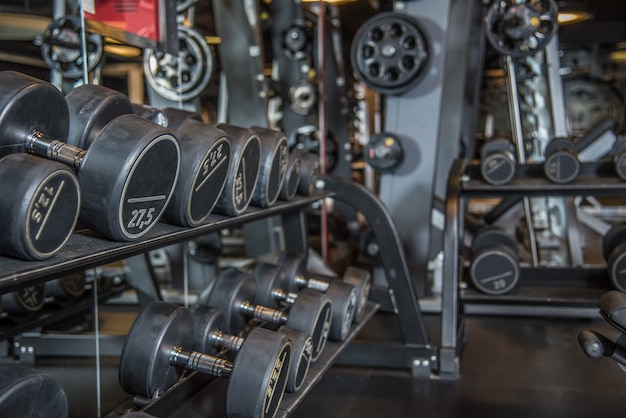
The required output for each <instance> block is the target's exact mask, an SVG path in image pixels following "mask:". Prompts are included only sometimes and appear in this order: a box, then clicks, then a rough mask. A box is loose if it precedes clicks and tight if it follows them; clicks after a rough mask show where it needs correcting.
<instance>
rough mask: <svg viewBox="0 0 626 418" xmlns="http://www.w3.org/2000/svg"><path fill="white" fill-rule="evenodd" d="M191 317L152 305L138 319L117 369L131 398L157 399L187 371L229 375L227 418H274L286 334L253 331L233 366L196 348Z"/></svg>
mask: <svg viewBox="0 0 626 418" xmlns="http://www.w3.org/2000/svg"><path fill="white" fill-rule="evenodd" d="M193 339H194V336H193V319H192V317H191V314H190V313H189V310H188V309H185V308H184V307H181V306H177V305H173V304H170V303H166V302H153V303H151V304H150V305H148V306H147V307H146V308H145V309H143V311H141V312H140V314H139V315H138V316H137V318H136V319H135V322H134V323H133V325H132V327H131V329H130V331H129V333H128V338H127V340H126V343H125V344H124V348H123V349H122V354H121V357H120V365H119V382H120V385H121V386H122V388H123V389H124V390H125V391H126V392H128V393H130V394H133V395H137V396H141V397H145V398H149V399H155V398H158V397H159V396H161V395H162V393H164V392H165V391H167V390H168V389H169V388H170V387H172V386H173V385H174V384H175V383H176V382H178V381H179V380H180V379H181V377H182V376H183V374H184V373H185V371H186V370H187V371H197V372H200V373H206V374H209V375H212V376H220V377H228V378H229V382H228V389H227V393H226V415H227V416H229V417H273V416H274V414H275V413H276V410H277V409H278V407H279V405H280V401H281V400H282V397H283V394H284V391H285V385H286V383H287V375H288V373H289V363H290V361H291V343H290V342H289V340H288V339H287V337H285V336H284V335H282V334H279V333H276V332H272V331H270V330H267V329H263V328H257V329H255V330H254V331H253V332H250V334H249V335H248V337H247V338H246V341H245V343H244V344H242V345H241V348H240V349H239V351H238V352H237V355H236V357H235V359H234V361H233V362H231V361H228V360H225V359H223V358H219V357H215V356H210V355H208V354H203V353H199V352H197V351H193V352H188V351H183V350H185V349H189V347H193Z"/></svg>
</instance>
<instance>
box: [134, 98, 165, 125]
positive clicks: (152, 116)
mask: <svg viewBox="0 0 626 418" xmlns="http://www.w3.org/2000/svg"><path fill="white" fill-rule="evenodd" d="M130 107H131V108H132V109H133V113H134V114H135V115H137V116H141V117H142V118H144V119H148V120H149V121H150V122H153V123H156V124H157V125H161V126H165V127H166V128H169V125H170V124H169V121H168V120H167V116H166V115H165V113H164V112H163V110H161V109H159V108H156V107H153V106H148V105H145V104H141V103H131V104H130Z"/></svg>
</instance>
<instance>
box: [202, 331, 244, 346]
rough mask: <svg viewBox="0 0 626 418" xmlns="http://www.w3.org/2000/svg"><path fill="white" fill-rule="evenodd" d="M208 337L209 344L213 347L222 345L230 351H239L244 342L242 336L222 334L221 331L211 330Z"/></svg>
mask: <svg viewBox="0 0 626 418" xmlns="http://www.w3.org/2000/svg"><path fill="white" fill-rule="evenodd" d="M209 338H210V339H211V344H213V345H214V346H215V347H222V348H225V349H227V350H232V351H239V349H241V346H242V345H243V342H244V339H243V338H241V337H238V336H236V335H229V334H224V333H223V332H222V331H213V332H212V333H211V336H210V337H209Z"/></svg>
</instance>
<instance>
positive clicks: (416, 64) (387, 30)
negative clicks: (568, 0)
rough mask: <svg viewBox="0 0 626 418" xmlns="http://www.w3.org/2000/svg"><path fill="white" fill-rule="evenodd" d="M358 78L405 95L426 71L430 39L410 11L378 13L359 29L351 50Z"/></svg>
mask: <svg viewBox="0 0 626 418" xmlns="http://www.w3.org/2000/svg"><path fill="white" fill-rule="evenodd" d="M350 59H351V62H352V67H353V68H354V71H355V76H356V78H357V79H359V80H361V81H363V82H364V83H365V84H366V85H367V86H368V87H369V88H371V89H372V90H374V91H376V92H378V93H381V94H402V93H405V92H407V91H408V90H409V89H411V88H412V87H413V86H415V85H416V84H417V83H418V82H419V81H420V80H421V79H422V77H423V76H424V74H425V73H426V69H427V68H428V63H429V61H430V42H429V40H428V37H427V36H426V33H425V31H424V30H423V29H422V27H421V25H420V23H419V22H418V20H417V19H416V18H415V17H413V16H411V15H408V14H404V13H395V12H384V13H378V14H376V15H375V16H374V17H373V18H371V19H369V20H368V21H366V22H365V23H364V24H363V25H362V26H361V27H360V28H359V30H358V31H357V33H356V35H355V37H354V39H353V41H352V48H351V51H350Z"/></svg>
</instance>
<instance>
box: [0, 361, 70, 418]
mask: <svg viewBox="0 0 626 418" xmlns="http://www.w3.org/2000/svg"><path fill="white" fill-rule="evenodd" d="M0 416H1V417H28V418H67V416H68V403H67V395H66V394H65V391H64V390H63V387H62V386H61V385H60V384H59V382H58V381H57V380H56V379H53V378H52V377H51V376H48V375H46V374H43V373H40V372H38V371H36V370H33V369H30V368H28V367H24V366H21V365H18V364H2V365H0Z"/></svg>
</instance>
